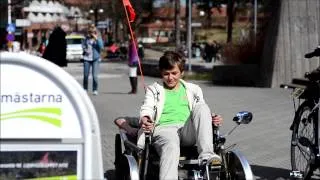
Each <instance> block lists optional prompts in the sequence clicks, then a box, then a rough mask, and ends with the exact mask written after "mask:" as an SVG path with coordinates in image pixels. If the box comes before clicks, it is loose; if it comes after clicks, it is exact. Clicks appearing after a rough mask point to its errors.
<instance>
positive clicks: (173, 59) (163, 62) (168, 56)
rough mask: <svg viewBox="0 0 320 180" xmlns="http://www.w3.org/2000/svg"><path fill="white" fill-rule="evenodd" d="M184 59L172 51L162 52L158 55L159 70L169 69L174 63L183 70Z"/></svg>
mask: <svg viewBox="0 0 320 180" xmlns="http://www.w3.org/2000/svg"><path fill="white" fill-rule="evenodd" d="M185 62H186V60H185V59H184V57H183V56H182V55H181V54H179V53H177V52H174V51H166V52H164V54H163V55H162V56H161V57H160V60H159V70H160V71H162V70H170V69H172V68H173V67H174V66H175V65H176V64H177V65H178V67H179V69H180V71H181V72H183V71H184V65H185Z"/></svg>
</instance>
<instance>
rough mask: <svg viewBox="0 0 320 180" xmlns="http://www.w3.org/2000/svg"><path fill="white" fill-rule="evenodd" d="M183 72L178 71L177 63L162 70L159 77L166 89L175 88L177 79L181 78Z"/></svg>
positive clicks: (177, 83)
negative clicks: (170, 67) (168, 68)
mask: <svg viewBox="0 0 320 180" xmlns="http://www.w3.org/2000/svg"><path fill="white" fill-rule="evenodd" d="M182 75H183V72H181V71H180V69H179V67H178V65H177V64H175V65H174V67H173V68H172V69H170V70H162V71H161V77H162V81H163V82H164V85H165V86H166V88H168V89H176V88H178V86H179V80H180V79H181V77H182Z"/></svg>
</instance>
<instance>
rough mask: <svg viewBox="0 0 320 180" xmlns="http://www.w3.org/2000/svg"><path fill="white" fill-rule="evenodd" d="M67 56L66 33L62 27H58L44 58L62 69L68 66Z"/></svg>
mask: <svg viewBox="0 0 320 180" xmlns="http://www.w3.org/2000/svg"><path fill="white" fill-rule="evenodd" d="M66 56H67V41H66V33H65V32H64V30H63V29H62V28H61V27H59V26H58V27H56V28H54V30H53V31H52V33H51V35H50V37H49V43H48V46H47V47H46V49H45V51H44V53H43V56H42V57H43V58H44V59H47V60H49V61H51V62H52V63H54V64H56V65H58V66H60V67H65V66H67V64H68V61H67V59H66Z"/></svg>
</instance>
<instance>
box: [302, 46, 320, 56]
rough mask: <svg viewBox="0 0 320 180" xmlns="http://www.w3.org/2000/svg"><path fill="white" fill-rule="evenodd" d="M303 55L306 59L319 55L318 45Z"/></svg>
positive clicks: (319, 47) (319, 48)
mask: <svg viewBox="0 0 320 180" xmlns="http://www.w3.org/2000/svg"><path fill="white" fill-rule="evenodd" d="M304 57H305V58H307V59H310V58H313V57H320V45H319V46H318V47H317V48H316V49H315V50H314V51H313V52H310V53H307V54H305V55H304Z"/></svg>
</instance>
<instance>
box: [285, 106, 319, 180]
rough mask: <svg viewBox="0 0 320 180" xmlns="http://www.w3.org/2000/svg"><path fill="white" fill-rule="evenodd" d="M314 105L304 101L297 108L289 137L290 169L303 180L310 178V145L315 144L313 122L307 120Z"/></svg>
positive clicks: (311, 153) (311, 154)
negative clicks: (297, 173)
mask: <svg viewBox="0 0 320 180" xmlns="http://www.w3.org/2000/svg"><path fill="white" fill-rule="evenodd" d="M313 107H314V104H313V103H312V102H311V101H308V100H307V101H304V102H303V103H302V104H301V105H300V106H299V108H298V110H297V112H296V113H295V117H294V124H293V130H292V137H291V167H292V170H293V171H298V172H300V173H301V175H302V176H303V178H304V179H307V177H311V175H312V173H313V172H312V171H313V170H311V169H310V165H311V160H312V158H313V157H312V156H314V155H313V152H312V147H311V146H312V145H313V144H314V143H315V132H314V129H315V128H316V127H315V124H314V120H313V119H311V118H309V119H308V118H307V117H308V116H309V114H310V113H311V110H312V108H313Z"/></svg>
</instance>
